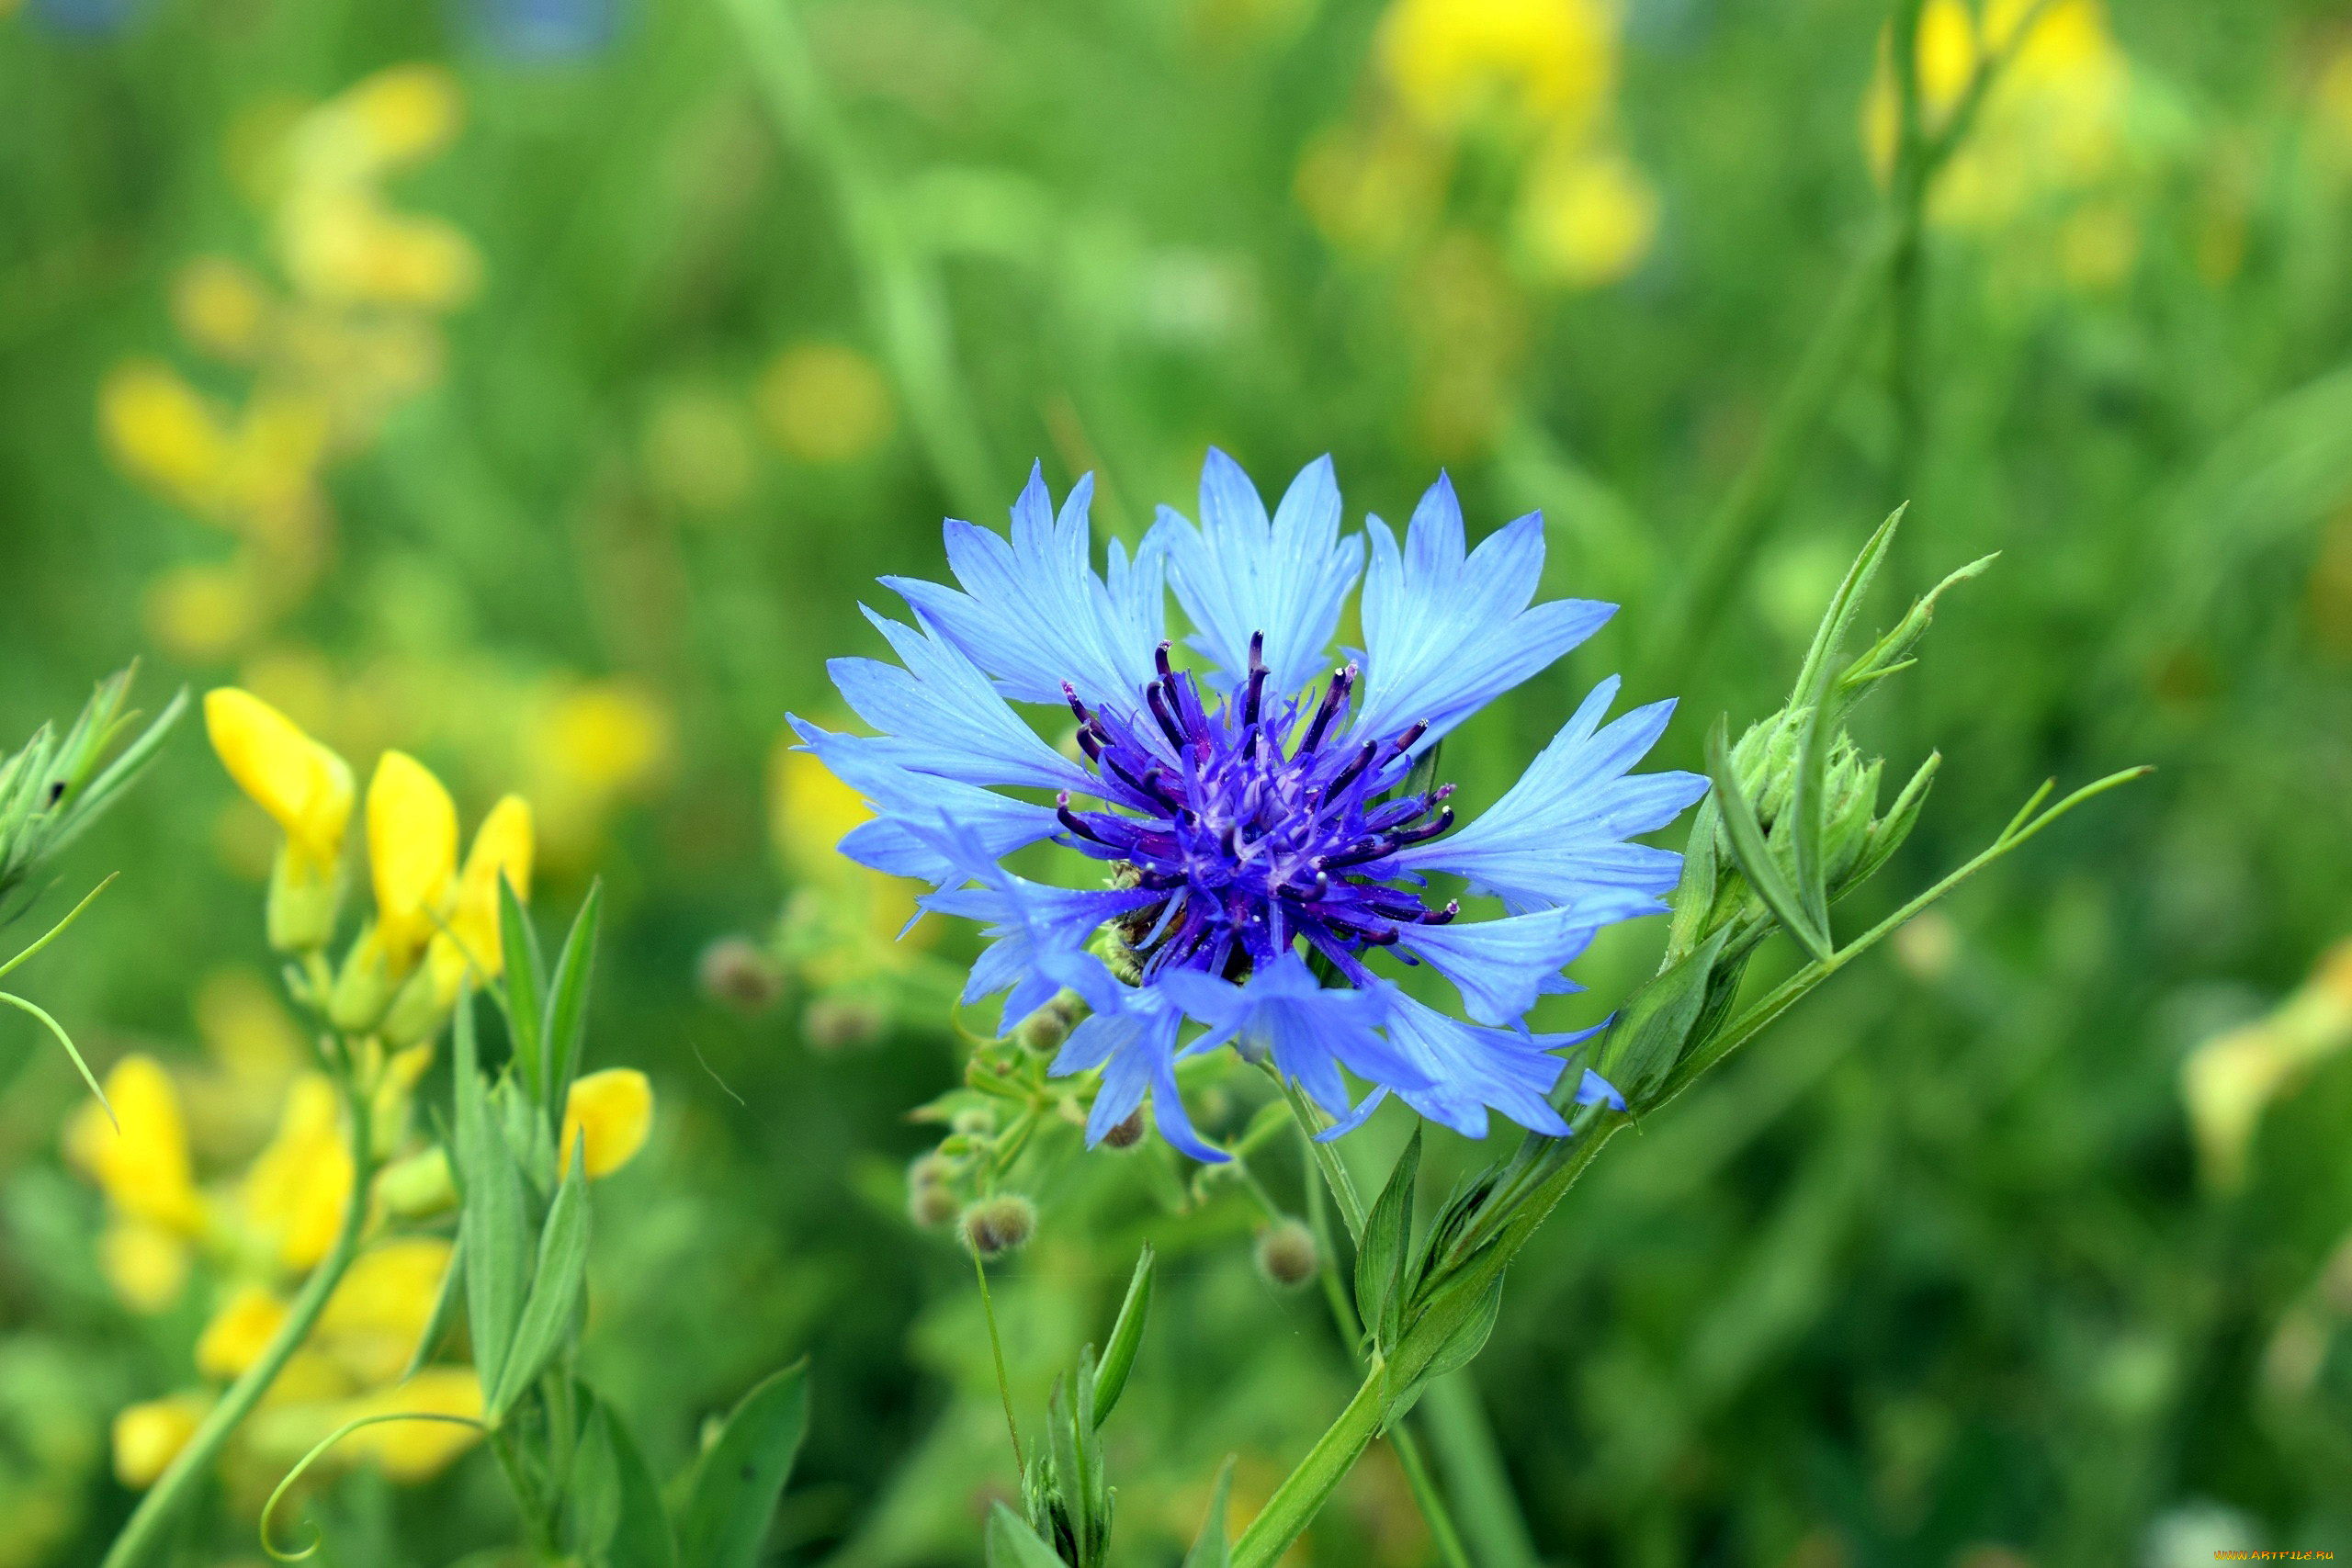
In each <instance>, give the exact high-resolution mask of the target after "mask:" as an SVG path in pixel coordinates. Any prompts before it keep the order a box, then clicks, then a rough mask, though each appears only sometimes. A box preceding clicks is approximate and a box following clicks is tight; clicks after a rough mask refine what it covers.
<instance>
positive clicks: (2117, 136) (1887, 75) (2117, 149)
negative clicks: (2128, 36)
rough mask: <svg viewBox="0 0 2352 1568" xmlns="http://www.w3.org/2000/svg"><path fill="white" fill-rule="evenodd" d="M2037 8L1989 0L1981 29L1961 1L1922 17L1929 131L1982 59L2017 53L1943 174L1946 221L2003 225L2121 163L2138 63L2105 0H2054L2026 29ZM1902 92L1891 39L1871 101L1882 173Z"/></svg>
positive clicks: (1940, 202)
mask: <svg viewBox="0 0 2352 1568" xmlns="http://www.w3.org/2000/svg"><path fill="white" fill-rule="evenodd" d="M2033 12H2034V0H1990V3H1989V4H1988V5H1987V6H1985V14H1984V18H1983V22H1982V25H1981V27H1980V25H1979V24H1978V22H1977V20H1976V19H1975V18H1974V17H1973V16H1972V15H1971V14H1970V12H1969V8H1968V6H1966V5H1965V4H1963V3H1962V0H1930V3H1929V4H1928V6H1927V8H1926V9H1925V10H1924V11H1923V12H1922V14H1921V16H1920V25H1919V40H1918V73H1919V96H1920V108H1921V112H1922V118H1923V121H1924V124H1925V127H1926V129H1927V130H1928V132H1929V133H1930V134H1933V133H1935V132H1936V131H1938V130H1941V129H1942V128H1943V127H1944V125H1945V124H1946V123H1948V121H1949V119H1950V118H1951V112H1952V110H1953V109H1954V108H1955V107H1957V106H1958V105H1959V104H1960V102H1961V101H1962V97H1963V96H1965V93H1966V90H1967V88H1968V86H1969V84H1970V83H1971V82H1972V81H1973V78H1974V76H1975V74H1976V72H1977V70H1978V69H1979V67H1980V66H1981V65H1982V64H1983V62H1985V61H1986V60H1987V59H1989V58H1991V57H1992V56H1993V55H1995V54H1996V53H1997V52H2000V51H2012V52H2010V53H2009V55H2008V59H2007V64H2006V66H2005V67H2004V68H2003V70H2002V71H2001V73H2000V75H1999V76H1998V77H1997V78H1996V80H1995V81H1994V83H1993V85H1992V87H1991V89H1990V91H1988V92H1987V93H1986V94H1985V98H1984V101H1983V103H1982V105H1981V107H1979V109H1978V111H1977V118H1976V120H1975V123H1974V124H1973V126H1972V128H1971V129H1970V131H1969V135H1968V138H1967V140H1966V141H1964V142H1963V143H1962V146H1961V148H1960V150H1959V152H1957V153H1955V154H1954V155H1953V157H1952V159H1951V162H1950V163H1949V164H1947V165H1946V167H1945V169H1944V171H1943V174H1942V175H1941V177H1940V178H1939V181H1938V183H1937V188H1936V193H1935V196H1934V198H1933V203H1932V211H1933V214H1934V216H1935V217H1936V219H1937V220H1939V221H1940V222H1946V223H1951V224H1953V225H1956V226H1959V227H1962V228H1970V229H1976V230H1987V229H1992V228H1996V227H1998V226H2000V225H2002V224H2005V223H2008V222H2011V221H2014V220H2016V219H2018V218H2019V217H2020V216H2022V215H2024V214H2026V213H2028V212H2030V211H2032V210H2033V209H2036V208H2038V207H2041V206H2042V205H2045V204H2047V203H2048V202H2050V201H2051V200H2052V199H2053V198H2057V197H2064V196H2067V195H2070V194H2074V193H2078V192H2081V191H2084V190H2086V189H2088V188H2090V187H2093V186H2097V185H2098V184H2099V183H2101V182H2102V181H2105V180H2107V179H2109V178H2111V177H2112V176H2113V175H2115V174H2116V173H2117V172H2118V171H2119V165H2120V154H2121V151H2122V134H2123V112H2124V99H2125V95H2126V91H2127V89H2128V87H2129V85H2130V74H2131V68H2130V63H2129V62H2128V61H2127V60H2126V59H2125V57H2124V55H2123V52H2122V50H2121V49H2120V47H2119V46H2118V45H2117V44H2116V42H2115V39H2114V37H2113V35H2112V34H2111V33H2109V30H2108V27H2107V16H2106V11H2105V8H2104V7H2103V6H2101V5H2100V4H2099V0H2055V3H2054V4H2052V5H2050V6H2046V7H2045V8H2043V9H2042V10H2041V12H2040V15H2039V17H2038V19H2036V20H2034V22H2033V24H2032V30H2031V32H2030V33H2028V34H2026V35H2024V36H2023V37H2022V39H2020V38H2019V36H2018V28H2021V27H2023V26H2025V25H2026V22H2027V18H2028V17H2030V16H2031V15H2033ZM1898 96H1899V94H1898V89H1897V86H1896V84H1895V80H1894V63H1893V59H1892V55H1891V51H1890V49H1889V47H1888V44H1887V41H1886V39H1884V38H1883V37H1882V39H1881V40H1880V49H1879V62H1878V71H1877V73H1876V74H1875V75H1874V76H1873V77H1872V79H1871V86H1870V90H1869V92H1868V93H1867V94H1866V95H1865V96H1864V98H1863V104H1862V144H1863V148H1864V151H1865V152H1866V153H1867V154H1868V157H1869V160H1870V164H1871V169H1872V171H1873V172H1874V173H1875V174H1876V175H1878V176H1879V178H1880V179H1881V180H1884V179H1886V178H1887V177H1889V175H1890V173H1891V171H1892V170H1893V168H1894V156H1895V151H1896V146H1895V144H1896V141H1897V140H1898V137H1899V130H1900V118H1901V110H1900V105H1899V102H1898ZM2108 254H2109V256H2110V257H2111V256H2112V254H2113V252H2112V250H2111V249H2110V250H2109V253H2108ZM2093 271H2094V272H2096V268H2094V269H2093Z"/></svg>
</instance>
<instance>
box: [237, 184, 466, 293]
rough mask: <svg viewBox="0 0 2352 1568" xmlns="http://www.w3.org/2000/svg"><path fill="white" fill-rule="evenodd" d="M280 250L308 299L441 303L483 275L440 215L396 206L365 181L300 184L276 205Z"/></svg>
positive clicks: (288, 271) (461, 238)
mask: <svg viewBox="0 0 2352 1568" xmlns="http://www.w3.org/2000/svg"><path fill="white" fill-rule="evenodd" d="M277 247H278V256H279V259H280V260H281V261H283V262H284V263H285V265H286V275H287V276H288V277H289V278H291V279H292V280H293V282H294V286H295V287H296V288H299V289H300V290H301V291H302V292H303V293H304V294H307V295H309V296H311V298H313V299H322V300H334V301H339V302H346V303H357V304H374V305H405V306H410V307H413V308H415V309H418V310H435V311H438V310H448V309H450V308H451V307H453V306H456V305H458V304H462V303H463V302H464V301H465V300H466V299H469V298H470V297H471V296H472V295H473V292H474V290H475V289H476V288H479V287H480V285H481V257H480V255H479V254H476V252H475V250H474V248H473V245H472V244H471V243H469V242H468V240H467V239H466V237H465V235H464V234H462V233H460V232H458V230H457V229H456V228H454V227H453V226H451V225H450V224H448V223H446V222H443V221H442V220H440V219H437V218H425V217H417V216H414V215H412V214H409V213H403V212H397V211H394V210H393V209H391V208H390V207H389V206H387V205H386V204H385V203H384V201H383V200H382V199H381V198H380V197H378V196H377V195H376V194H375V192H374V191H372V190H369V189H367V188H365V187H349V188H346V187H343V186H329V187H322V188H320V189H317V190H311V191H305V192H303V193H301V194H300V195H298V196H296V197H293V198H290V199H289V200H288V201H287V202H286V204H285V205H284V206H283V207H281V208H280V209H278V215H277Z"/></svg>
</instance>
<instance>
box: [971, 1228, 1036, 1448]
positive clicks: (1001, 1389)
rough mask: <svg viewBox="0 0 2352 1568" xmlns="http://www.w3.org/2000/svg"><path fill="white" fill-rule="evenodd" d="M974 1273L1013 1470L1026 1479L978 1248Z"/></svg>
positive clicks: (1009, 1384)
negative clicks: (987, 1330)
mask: <svg viewBox="0 0 2352 1568" xmlns="http://www.w3.org/2000/svg"><path fill="white" fill-rule="evenodd" d="M972 1272H973V1273H974V1274H975V1275H977V1276H978V1279H979V1281H980V1315H981V1316H983V1317H985V1318H987V1319H988V1320H989V1352H990V1353H991V1354H992V1355H994V1356H995V1357H996V1392H997V1396H998V1397H999V1398H1001V1399H1002V1400H1003V1401H1004V1429H1005V1431H1006V1432H1007V1433H1008V1434H1010V1435H1011V1437H1012V1468H1013V1471H1014V1472H1015V1473H1017V1474H1020V1475H1024V1476H1025V1475H1027V1474H1028V1473H1029V1461H1027V1460H1025V1459H1023V1457H1022V1455H1021V1424H1020V1423H1019V1422H1018V1421H1015V1420H1014V1419H1013V1418H1012V1379H1010V1378H1008V1377H1006V1376H1005V1375H1004V1341H1003V1340H1002V1339H1001V1338H1000V1337H998V1335H997V1331H996V1303H995V1302H993V1301H991V1300H990V1299H989V1266H988V1265H987V1263H985V1262H983V1261H982V1260H981V1258H980V1251H979V1248H978V1247H974V1248H973V1249H972Z"/></svg>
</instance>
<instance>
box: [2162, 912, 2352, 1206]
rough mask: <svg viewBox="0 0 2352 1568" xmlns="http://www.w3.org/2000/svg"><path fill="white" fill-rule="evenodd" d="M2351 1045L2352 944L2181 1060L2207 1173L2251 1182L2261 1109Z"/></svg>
mask: <svg viewBox="0 0 2352 1568" xmlns="http://www.w3.org/2000/svg"><path fill="white" fill-rule="evenodd" d="M2347 1046H2352V942H2339V943H2337V944H2336V946H2335V947H2334V948H2333V949H2331V950H2330V951H2329V952H2328V953H2325V954H2324V955H2323V956H2322V957H2321V959H2320V961H2319V963H2318V964H2317V965H2316V966H2314V968H2313V969H2312V976H2311V978H2309V979H2308V980H2306V981H2304V982H2303V984H2302V985H2301V987H2299V988H2297V990H2296V991H2295V992H2294V994H2293V995H2291V996H2290V997H2289V998H2287V999H2286V1000H2285V1001H2283V1002H2281V1003H2279V1004H2278V1007H2277V1008H2275V1009H2273V1010H2271V1011H2270V1012H2269V1013H2267V1015H2265V1016H2264V1017H2262V1018H2258V1019H2256V1020H2255V1021H2253V1022H2251V1023H2248V1024H2244V1025H2242V1026H2240V1027H2239V1028H2236V1029H2233V1030H2231V1031H2229V1032H2226V1033H2224V1034H2221V1035H2217V1036H2216V1037H2214V1038H2213V1039H2211V1040H2209V1041H2207V1042H2205V1043H2203V1044H2202V1045H2199V1047H2197V1049H2196V1050H2194V1051H2192V1052H2190V1053H2189V1055H2188V1059H2187V1060H2186V1061H2184V1062H2182V1063H2181V1066H2180V1092H2181V1099H2182V1100H2184V1101H2185V1102H2186V1104H2187V1106H2188V1120H2189V1125H2190V1128H2191V1130H2192V1131H2193V1132H2194V1133H2195V1134H2196V1135H2197V1152H2198V1155H2199V1164H2200V1165H2201V1166H2202V1168H2203V1169H2204V1172H2205V1176H2206V1179H2208V1180H2210V1181H2211V1182H2212V1183H2213V1184H2214V1185H2215V1186H2216V1187H2218V1188H2221V1189H2222V1190H2224V1191H2230V1190H2235V1189H2237V1188H2238V1187H2240V1186H2243V1185H2244V1184H2245V1176H2246V1168H2247V1164H2248V1156H2249V1155H2250V1153H2251V1151H2252V1148H2253V1144H2254V1134H2255V1130H2256V1127H2257V1126H2258V1125H2259V1123H2260V1122H2261V1120H2262V1113H2263V1111H2265V1110H2266V1109H2267V1108H2268V1106H2269V1104H2270V1102H2271V1101H2272V1100H2276V1099H2278V1097H2279V1095H2280V1094H2281V1093H2282V1092H2283V1091H2284V1090H2285V1089H2286V1088H2287V1087H2288V1086H2289V1085H2290V1083H2292V1082H2293V1081H2294V1080H2295V1079H2297V1078H2298V1077H2301V1075H2302V1074H2303V1073H2304V1072H2306V1071H2308V1070H2309V1069H2310V1068H2311V1067H2312V1066H2313V1065H2315V1064H2316V1063H2319V1062H2322V1061H2324V1060H2326V1059H2327V1058H2328V1057H2330V1056H2333V1055H2336V1054H2337V1053H2339V1052H2341V1051H2343V1050H2344V1049H2346V1047H2347Z"/></svg>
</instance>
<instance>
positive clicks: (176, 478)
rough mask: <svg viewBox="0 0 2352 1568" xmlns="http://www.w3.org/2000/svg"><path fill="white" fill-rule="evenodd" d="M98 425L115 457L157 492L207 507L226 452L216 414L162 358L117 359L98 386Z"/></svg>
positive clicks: (216, 497) (213, 504)
mask: <svg viewBox="0 0 2352 1568" xmlns="http://www.w3.org/2000/svg"><path fill="white" fill-rule="evenodd" d="M98 426H99V430H100V433H101V434H103V435H104V436H105V438H106V443H107V449H108V450H109V451H110V452H112V454H113V455H114V460H115V462H116V463H117V464H118V465H119V467H121V468H123V470H124V471H125V472H127V473H129V474H130V476H131V477H132V478H134V479H140V480H141V481H143V482H145V483H146V484H148V485H150V486H152V487H153V489H154V490H155V491H157V492H158V493H160V494H161V495H162V496H163V497H164V499H165V500H167V501H170V502H175V503H176V504H178V505H181V506H185V507H187V509H188V510H190V511H192V512H197V513H207V514H209V513H211V512H213V511H214V509H215V508H217V507H218V505H219V504H220V476H221V469H222V468H223V466H224V465H225V464H226V463H227V461H228V456H229V433H228V430H227V428H226V426H225V424H224V423H223V421H222V420H221V417H220V413H219V412H218V411H217V410H215V409H214V408H213V406H212V405H211V404H210V403H209V402H207V401H206V400H205V399H204V398H203V396H202V395H201V394H200V393H198V391H197V389H195V388H193V387H191V386H189V385H188V384H187V381H186V380H184V379H183V378H181V377H180V375H179V373H178V372H177V371H175V370H174V369H172V368H171V367H169V366H166V365H159V364H154V363H152V362H149V361H143V360H142V361H139V362H136V363H133V364H130V365H125V366H121V367H119V368H117V369H116V370H115V371H114V372H113V373H112V374H110V375H109V376H107V379H106V383H105V385H104V386H103V387H101V388H100V389H99V390H98Z"/></svg>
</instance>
